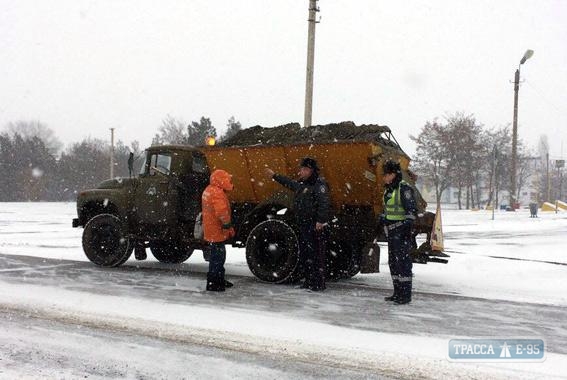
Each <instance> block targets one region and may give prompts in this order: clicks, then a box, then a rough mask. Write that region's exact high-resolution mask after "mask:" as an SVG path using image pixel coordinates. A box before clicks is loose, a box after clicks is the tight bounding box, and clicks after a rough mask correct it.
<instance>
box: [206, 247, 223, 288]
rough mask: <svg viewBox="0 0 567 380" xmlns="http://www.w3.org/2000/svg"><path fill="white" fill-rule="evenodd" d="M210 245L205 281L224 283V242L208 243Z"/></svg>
mask: <svg viewBox="0 0 567 380" xmlns="http://www.w3.org/2000/svg"><path fill="white" fill-rule="evenodd" d="M210 247H211V256H210V258H209V273H207V281H208V282H212V283H215V284H224V262H225V261H226V248H225V246H224V243H210Z"/></svg>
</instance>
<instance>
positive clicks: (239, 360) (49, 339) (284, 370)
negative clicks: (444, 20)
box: [0, 311, 385, 379]
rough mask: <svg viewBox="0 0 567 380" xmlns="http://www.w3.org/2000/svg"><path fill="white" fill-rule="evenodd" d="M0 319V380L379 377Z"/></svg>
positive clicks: (16, 315) (22, 317)
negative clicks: (25, 379) (0, 379)
mask: <svg viewBox="0 0 567 380" xmlns="http://www.w3.org/2000/svg"><path fill="white" fill-rule="evenodd" d="M0 320H2V324H0V336H1V338H0V342H1V345H0V378H2V379H20V378H50V379H55V378H58V379H76V378H89V379H109V378H110V379H112V378H132V379H158V378H172V379H195V378H205V377H207V378H217V379H235V378H246V379H251V378H270V379H276V378H277V379H284V378H301V379H325V378H330V377H341V378H353V379H354V378H358V379H360V378H373V379H381V378H385V377H383V376H379V375H377V374H372V373H368V372H367V371H366V372H365V371H360V370H359V371H357V370H353V369H344V368H340V367H337V366H328V365H327V364H321V363H313V362H305V361H297V360H295V361H293V360H289V359H287V360H286V359H283V360H282V359H281V358H275V357H270V356H269V355H257V354H251V353H248V352H243V351H235V350H226V349H221V348H215V347H213V346H210V345H203V344H194V343H190V342H187V341H175V340H173V339H160V338H158V337H151V336H147V335H143V334H133V333H131V332H129V331H120V330H110V329H101V328H98V327H95V328H93V327H89V326H85V325H84V324H80V323H73V322H72V321H64V322H62V321H54V320H51V319H45V318H42V317H39V316H31V315H30V314H29V313H21V312H14V311H10V312H6V311H2V312H0ZM93 347H97V348H96V349H93ZM212 373H214V376H211V374H212Z"/></svg>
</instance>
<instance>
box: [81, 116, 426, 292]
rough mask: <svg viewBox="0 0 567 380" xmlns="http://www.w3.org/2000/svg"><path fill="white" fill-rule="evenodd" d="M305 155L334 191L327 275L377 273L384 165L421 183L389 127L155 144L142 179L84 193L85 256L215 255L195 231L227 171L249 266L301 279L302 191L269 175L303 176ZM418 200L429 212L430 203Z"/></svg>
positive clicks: (260, 273) (279, 131)
mask: <svg viewBox="0 0 567 380" xmlns="http://www.w3.org/2000/svg"><path fill="white" fill-rule="evenodd" d="M306 156H309V157H312V158H314V159H316V160H317V162H318V163H319V166H320V167H321V175H322V176H323V177H324V178H325V180H326V181H327V183H328V185H329V188H330V198H331V204H332V213H333V217H332V221H331V223H330V239H329V244H328V253H327V277H328V278H330V279H338V278H348V277H351V276H354V275H355V274H357V273H359V272H363V273H372V272H376V271H378V270H379V266H378V261H379V245H378V244H377V243H378V242H379V241H384V236H383V233H382V228H380V226H379V224H378V221H379V215H380V214H381V213H382V211H383V204H382V194H383V190H384V189H383V184H382V163H383V162H384V161H385V160H387V159H393V160H396V161H398V162H400V164H401V167H402V169H403V175H404V178H405V179H406V180H407V181H409V182H410V183H413V182H414V181H413V180H414V179H415V177H414V176H412V174H411V172H410V171H409V170H408V166H409V163H410V158H409V157H408V155H407V154H405V153H404V151H403V150H402V149H401V147H400V146H399V144H398V143H397V141H396V140H395V138H394V137H393V135H392V132H391V130H390V129H389V128H388V127H386V126H379V125H361V126H357V125H355V124H354V123H351V122H347V123H339V124H329V125H322V126H313V127H309V128H300V126H299V124H296V123H292V124H286V125H283V126H279V127H274V128H263V127H260V126H256V127H251V128H248V129H244V130H242V131H240V132H239V133H237V134H236V135H235V136H233V137H232V138H229V139H227V140H225V141H223V142H221V143H219V144H218V145H215V146H206V147H202V146H201V147H195V146H189V145H158V146H151V147H149V148H148V149H147V150H146V151H145V161H144V164H143V165H142V168H141V171H140V173H139V175H138V176H137V177H131V178H113V179H109V180H106V181H103V182H102V183H101V184H99V185H98V186H97V188H95V189H91V190H85V191H82V192H80V194H79V195H78V198H77V214H78V217H77V218H75V219H74V220H73V227H84V231H83V237H82V244H83V249H84V252H85V254H86V256H87V257H88V258H89V260H90V261H92V262H93V263H95V264H97V265H100V266H109V267H113V266H119V265H121V264H123V263H124V262H125V261H126V260H128V258H129V257H130V256H131V254H132V252H134V254H135V258H136V259H137V260H144V259H146V257H147V253H146V249H147V248H149V249H150V251H151V253H152V254H153V256H154V257H155V258H156V259H157V260H158V261H160V262H164V263H182V262H184V261H185V260H187V259H188V258H189V257H190V256H191V255H192V254H193V252H194V251H195V250H201V251H203V253H204V256H205V257H207V254H208V244H207V243H206V242H205V241H203V240H200V239H198V238H196V237H195V235H194V233H193V232H194V227H195V223H196V219H197V216H198V215H199V213H200V211H201V195H202V192H203V191H204V189H205V187H206V186H207V185H208V183H209V176H210V173H211V172H212V171H214V170H215V169H224V170H226V171H228V172H229V173H231V174H232V176H233V177H232V178H233V183H234V190H233V191H232V192H230V193H229V199H230V202H231V206H232V221H233V225H234V227H235V230H236V235H235V237H234V238H233V240H231V241H230V242H229V243H230V244H232V245H233V246H235V247H244V248H245V250H246V261H247V263H248V266H249V268H250V270H251V272H252V273H253V274H254V275H255V276H256V277H257V278H259V279H260V280H262V281H266V282H273V283H282V282H290V281H295V280H298V279H299V277H300V275H301V274H300V273H299V268H298V261H299V257H298V254H299V245H298V244H299V242H298V238H297V236H298V231H297V226H296V225H295V218H294V210H293V194H292V193H291V192H290V191H288V190H286V189H284V188H283V187H281V186H280V185H278V184H277V183H276V182H274V181H272V180H270V179H268V178H266V177H265V168H266V167H270V168H271V169H272V170H274V171H275V172H277V173H280V174H284V175H287V176H290V177H295V176H296V173H297V168H298V164H299V162H300V160H301V159H302V158H303V157H306ZM416 191H417V190H416ZM417 193H418V192H417ZM418 194H419V193H418ZM419 199H420V201H419V202H418V203H419V207H420V210H421V211H422V212H423V211H425V206H426V203H425V202H424V201H423V200H422V199H421V198H420V197H419ZM428 223H429V224H431V222H428ZM428 228H429V230H431V226H428ZM425 230H427V228H426V229H425ZM427 243H428V242H427V241H426V242H425V243H424V244H425V245H424V246H422V247H420V249H419V250H417V249H416V250H415V252H416V255H417V256H416V260H417V261H419V262H427V261H430V260H432V261H435V260H436V259H435V258H434V255H435V253H434V252H431V251H430V250H428V249H423V247H427V245H426V244H427Z"/></svg>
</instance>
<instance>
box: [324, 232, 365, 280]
mask: <svg viewBox="0 0 567 380" xmlns="http://www.w3.org/2000/svg"><path fill="white" fill-rule="evenodd" d="M358 261H359V260H358V257H356V256H355V252H353V247H352V246H351V244H350V243H348V242H345V241H342V240H332V241H330V242H329V249H328V250H327V278H328V279H329V280H339V279H341V278H351V277H352V276H354V275H356V274H357V273H358V272H359V271H360V263H359V262H358Z"/></svg>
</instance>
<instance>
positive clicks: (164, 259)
mask: <svg viewBox="0 0 567 380" xmlns="http://www.w3.org/2000/svg"><path fill="white" fill-rule="evenodd" d="M150 250H151V251H152V254H153V255H154V257H155V258H156V259H157V260H158V261H159V262H160V263H166V264H181V263H182V262H184V261H185V260H187V259H188V258H189V257H191V255H192V254H193V248H192V247H190V246H189V245H188V244H187V243H184V242H177V241H159V242H150Z"/></svg>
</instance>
